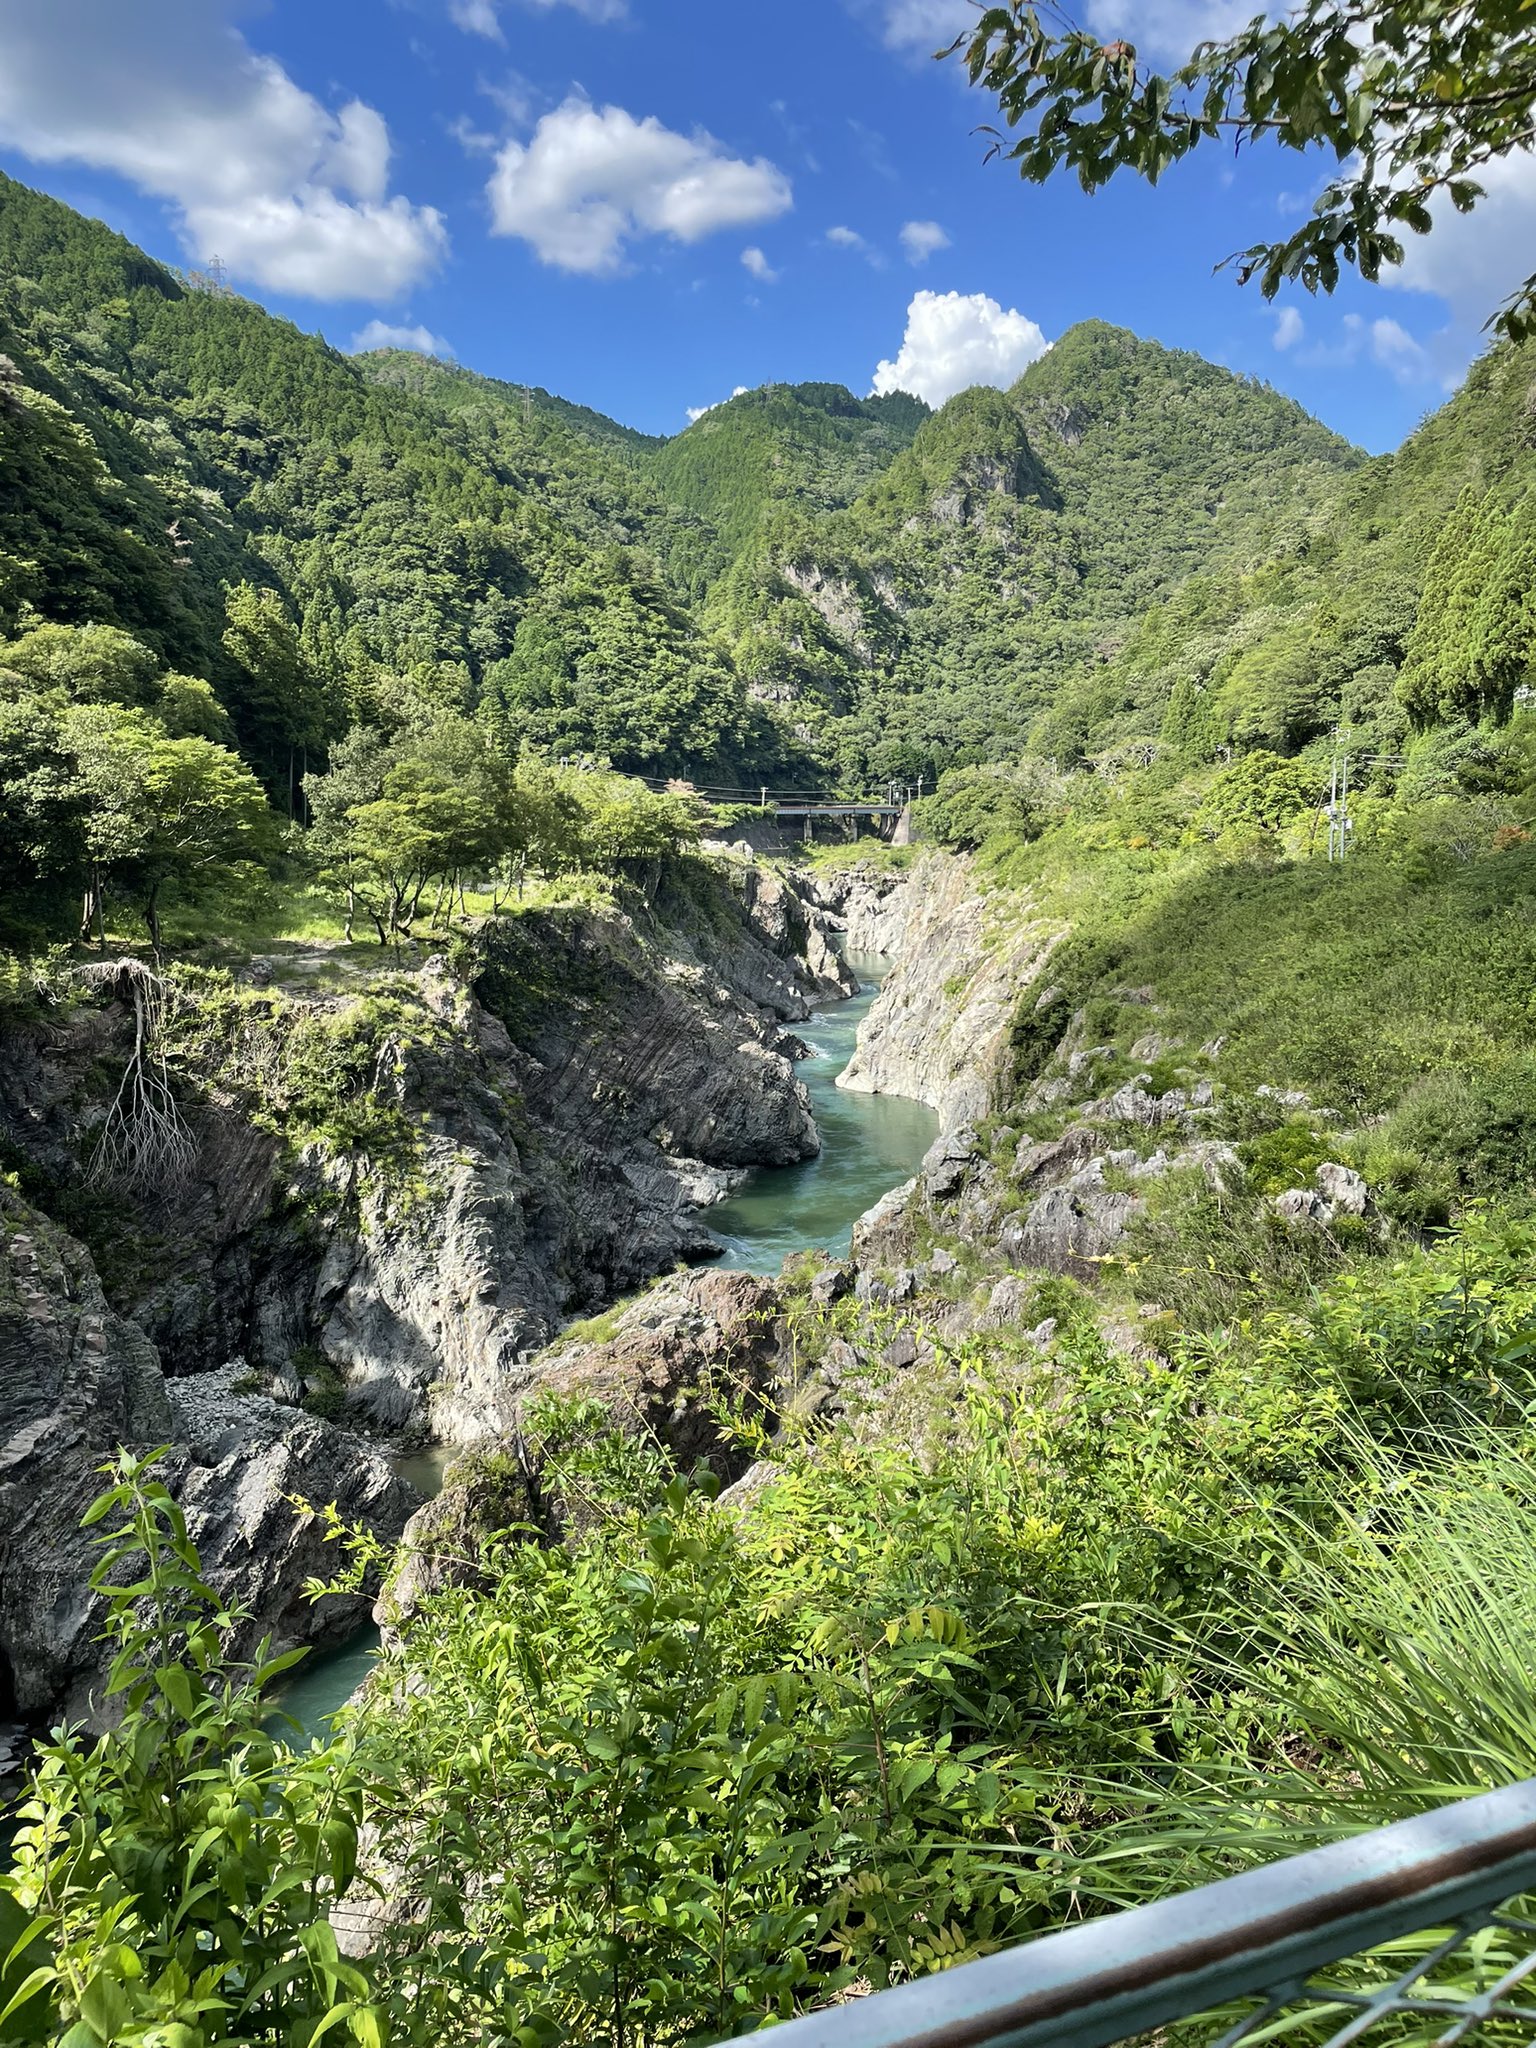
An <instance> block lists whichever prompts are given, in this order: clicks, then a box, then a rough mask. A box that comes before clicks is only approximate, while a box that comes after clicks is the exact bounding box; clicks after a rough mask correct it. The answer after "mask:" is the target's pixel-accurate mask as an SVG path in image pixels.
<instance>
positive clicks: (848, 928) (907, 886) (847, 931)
mask: <svg viewBox="0 0 1536 2048" xmlns="http://www.w3.org/2000/svg"><path fill="white" fill-rule="evenodd" d="M794 879H795V888H796V890H797V892H798V893H799V894H800V895H801V896H802V897H804V898H805V900H806V901H807V902H809V903H811V904H814V905H815V906H816V908H817V909H818V910H819V911H821V913H822V914H823V916H824V917H825V918H826V919H827V920H828V922H829V924H830V925H831V926H832V928H833V929H834V930H835V931H838V932H841V933H842V935H843V943H844V945H845V947H846V948H847V950H848V951H849V952H850V953H869V954H875V955H879V956H883V957H884V958H886V959H888V960H894V959H898V958H899V957H900V956H901V954H902V953H903V952H904V951H905V949H906V943H907V918H908V916H909V914H911V912H912V908H913V905H914V903H915V901H916V896H915V893H914V889H913V883H912V877H911V875H910V874H909V873H907V872H905V871H902V870H898V869H892V868H885V867H876V866H875V865H874V864H873V863H871V862H868V861H860V862H856V863H855V864H854V865H853V866H851V867H845V868H806V869H797V870H796V872H795V878H794Z"/></svg>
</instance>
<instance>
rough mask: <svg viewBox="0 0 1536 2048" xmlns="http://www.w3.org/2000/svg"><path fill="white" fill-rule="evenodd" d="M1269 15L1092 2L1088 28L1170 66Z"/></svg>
mask: <svg viewBox="0 0 1536 2048" xmlns="http://www.w3.org/2000/svg"><path fill="white" fill-rule="evenodd" d="M1268 11H1271V10H1267V9H1265V8H1264V7H1263V6H1262V5H1261V4H1260V0H1090V5H1089V8H1088V26H1089V27H1090V28H1091V29H1094V30H1095V31H1096V32H1097V33H1098V34H1099V35H1101V36H1103V37H1105V38H1106V39H1107V38H1109V37H1111V36H1121V37H1123V38H1124V39H1125V41H1126V42H1128V43H1134V44H1135V45H1136V50H1137V54H1138V55H1139V56H1142V57H1150V58H1152V59H1154V60H1155V61H1156V62H1157V63H1159V64H1171V63H1174V62H1181V61H1182V60H1183V59H1184V58H1186V57H1188V55H1189V53H1190V52H1191V50H1193V49H1194V47H1195V45H1196V43H1203V42H1220V41H1223V40H1224V39H1225V38H1226V37H1228V36H1232V35H1236V33H1237V31H1238V30H1239V29H1240V28H1246V27H1247V26H1248V23H1249V22H1250V21H1252V19H1253V17H1254V15H1255V14H1262V13H1265V12H1268ZM1272 11H1273V12H1275V13H1280V12H1283V9H1281V8H1279V7H1276V8H1275V9H1273V10H1272Z"/></svg>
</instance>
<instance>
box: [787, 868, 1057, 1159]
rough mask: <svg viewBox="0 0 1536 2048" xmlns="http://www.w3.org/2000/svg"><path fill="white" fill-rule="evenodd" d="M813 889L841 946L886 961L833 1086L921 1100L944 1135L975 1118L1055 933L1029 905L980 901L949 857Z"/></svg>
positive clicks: (989, 1096)
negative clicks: (844, 942) (821, 896)
mask: <svg viewBox="0 0 1536 2048" xmlns="http://www.w3.org/2000/svg"><path fill="white" fill-rule="evenodd" d="M823 886H824V888H825V889H826V893H827V894H828V895H829V896H831V897H833V899H834V902H833V904H832V905H831V906H829V907H832V908H833V909H834V912H835V914H837V915H840V916H841V917H842V918H843V920H844V923H845V925H846V928H847V930H848V933H849V943H850V945H854V944H855V943H856V942H855V937H854V934H855V933H857V934H858V935H859V937H860V938H861V939H863V940H865V941H867V942H873V949H874V950H878V951H881V952H886V953H890V954H893V955H894V956H895V959H896V965H895V968H894V970H893V971H892V973H891V974H890V976H889V978H888V979H887V980H886V982H885V983H884V985H883V987H882V988H881V991H880V995H879V998H878V1000H877V1001H876V1003H875V1005H874V1008H873V1009H872V1010H871V1011H870V1013H869V1016H868V1017H867V1018H866V1020H865V1022H864V1025H863V1028H862V1029H861V1030H860V1032H859V1044H858V1050H857V1051H856V1052H855V1054H854V1056H853V1059H852V1060H851V1061H850V1062H849V1064H848V1067H847V1069H846V1071H845V1072H844V1073H843V1074H842V1075H841V1076H840V1078H839V1082H838V1085H839V1087H842V1088H850V1089H855V1090H858V1091H859V1092H861V1093H864V1094H870V1095H905V1096H908V1097H910V1098H911V1099H913V1100H914V1101H917V1102H926V1103H927V1104H928V1105H929V1106H930V1107H931V1108H933V1109H936V1110H937V1111H938V1113H939V1118H940V1122H941V1125H942V1127H943V1129H944V1130H945V1131H953V1130H955V1129H957V1128H959V1127H960V1126H961V1125H964V1124H967V1123H971V1122H974V1121H976V1120H977V1119H979V1118H981V1117H983V1116H985V1115H986V1114H987V1112H988V1111H989V1110H990V1109H991V1108H992V1106H993V1099H994V1097H995V1094H996V1090H997V1087H998V1083H999V1081H1000V1079H1001V1078H1002V1075H1003V1073H1004V1071H1005V1069H1006V1066H1007V1062H1008V1056H1009V1055H1008V1040H1009V1031H1010V1028H1011V1026H1012V1023H1013V1017H1014V1012H1015V1009H1016V1007H1017V1004H1018V1001H1019V997H1020V994H1021V992H1022V991H1023V990H1024V989H1025V988H1026V987H1027V986H1028V985H1029V984H1030V982H1032V981H1033V980H1034V979H1035V978H1036V977H1037V976H1038V974H1039V973H1040V971H1041V968H1042V967H1043V966H1044V964H1045V962H1046V961H1047V960H1048V959H1049V958H1050V954H1051V949H1052V947H1053V946H1054V944H1055V943H1056V938H1057V932H1056V930H1055V928H1054V927H1052V926H1050V925H1049V924H1047V923H1045V922H1044V921H1042V920H1039V919H1037V918H1035V917H1034V916H1033V915H1032V914H1031V911H1030V907H1029V905H1028V903H1027V902H1026V903H1020V901H1019V900H1018V899H1017V898H1014V897H1011V896H1004V895H1001V894H989V893H987V892H986V891H984V890H983V889H982V888H981V886H980V885H979V883H978V879H977V875H976V870H975V865H974V863H973V862H972V861H970V860H969V859H966V858H963V857H960V856H957V855H954V854H945V853H928V854H925V855H924V856H923V857H922V858H921V859H920V860H919V861H918V862H917V864H916V865H915V866H914V867H913V868H912V869H911V870H910V872H909V873H907V874H905V875H903V876H901V877H899V878H897V879H892V878H891V877H890V876H888V875H880V874H878V873H871V872H866V871H864V870H860V869H858V868H854V869H850V870H846V871H844V873H843V874H842V875H841V876H839V877H837V878H836V879H835V880H832V881H830V883H829V884H824V885H823Z"/></svg>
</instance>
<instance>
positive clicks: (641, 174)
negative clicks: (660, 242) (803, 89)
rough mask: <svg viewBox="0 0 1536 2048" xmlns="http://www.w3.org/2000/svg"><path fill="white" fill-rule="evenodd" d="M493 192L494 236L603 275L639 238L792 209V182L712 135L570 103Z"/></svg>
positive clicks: (692, 236) (683, 235)
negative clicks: (687, 132)
mask: <svg viewBox="0 0 1536 2048" xmlns="http://www.w3.org/2000/svg"><path fill="white" fill-rule="evenodd" d="M487 191H488V194H489V197H490V201H491V223H492V230H493V232H494V233H496V234H498V235H517V236H520V237H521V238H522V240H524V241H525V242H528V243H530V244H531V245H532V247H533V248H534V249H535V251H536V252H537V253H538V255H539V257H540V258H541V260H542V261H543V262H545V263H552V264H555V265H556V266H558V268H560V269H562V270H576V271H584V272H586V273H587V274H588V275H590V276H601V275H603V274H604V273H611V272H613V271H616V270H618V269H620V268H621V267H622V265H623V261H624V249H625V244H626V243H627V242H629V241H630V240H631V239H633V238H634V237H636V236H640V235H667V236H670V237H671V239H672V240H673V241H677V242H698V241H702V240H703V238H704V237H705V236H706V235H711V234H714V233H716V232H717V230H719V229H721V228H730V227H745V226H746V225H748V223H750V222H753V221H760V220H773V219H775V218H777V216H778V215H779V214H782V213H786V212H788V210H789V208H790V207H791V206H792V205H793V204H794V195H793V191H792V189H791V186H790V182H789V180H788V178H786V177H785V175H784V173H783V172H782V171H781V170H779V169H778V167H777V166H776V165H774V164H771V163H769V162H768V161H767V159H766V158H764V157H758V158H756V159H755V160H754V161H753V162H751V163H748V162H746V161H745V160H744V159H743V158H741V157H733V156H728V155H727V154H726V153H725V151H724V149H723V148H722V147H721V145H720V144H719V143H718V142H717V141H716V140H715V138H714V137H713V136H712V135H707V134H705V133H704V131H703V130H702V129H697V130H695V132H694V133H693V134H692V135H679V134H677V133H676V132H675V131H674V130H673V129H670V128H665V127H663V126H662V124H661V122H660V121H658V120H657V119H656V118H655V116H654V115H650V116H647V118H646V119H644V120H642V121H637V120H636V119H635V117H634V115H633V114H629V113H626V112H625V110H624V109H623V108H622V107H603V108H601V109H599V108H597V107H594V106H592V105H591V104H590V103H589V102H588V101H587V100H584V99H576V98H572V99H568V100H567V101H566V102H565V104H564V106H561V107H557V108H556V109H555V111H554V112H553V113H552V114H546V115H545V116H544V118H543V120H542V121H540V123H539V125H538V127H537V128H536V129H535V130H534V132H533V136H532V139H531V140H530V141H529V142H527V143H526V144H525V143H519V142H509V143H507V144H506V145H505V147H504V148H503V149H502V152H501V154H500V156H499V157H498V158H497V160H496V170H495V173H494V175H493V176H492V178H491V181H490V184H489V186H488V187H487Z"/></svg>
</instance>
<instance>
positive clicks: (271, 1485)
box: [0, 1186, 419, 1718]
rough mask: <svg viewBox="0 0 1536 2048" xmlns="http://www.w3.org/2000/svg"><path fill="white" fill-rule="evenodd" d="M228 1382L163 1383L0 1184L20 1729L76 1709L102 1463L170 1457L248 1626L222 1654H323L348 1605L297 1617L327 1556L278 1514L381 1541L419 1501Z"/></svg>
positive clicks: (98, 1610)
mask: <svg viewBox="0 0 1536 2048" xmlns="http://www.w3.org/2000/svg"><path fill="white" fill-rule="evenodd" d="M233 1379H234V1374H233V1373H232V1372H231V1373H225V1374H223V1375H217V1376H213V1377H211V1378H210V1379H209V1380H208V1381H206V1382H204V1381H200V1380H199V1381H185V1382H181V1383H179V1384H178V1383H171V1384H169V1385H168V1384H167V1382H166V1380H165V1377H164V1375H163V1373H162V1371H161V1367H160V1360H159V1357H158V1355H157V1353H156V1351H155V1348H154V1346H153V1345H152V1344H151V1343H150V1341H149V1339H148V1338H147V1337H146V1336H145V1335H144V1333H143V1331H142V1330H140V1329H139V1328H138V1327H137V1325H136V1324H134V1323H133V1322H132V1321H130V1320H128V1319H127V1318H125V1317H123V1316H121V1315H118V1314H117V1313H115V1312H114V1310H113V1309H112V1308H111V1307H110V1306H109V1305H108V1303H107V1300H106V1298H105V1295H104V1293H103V1291H102V1287H101V1282H100V1280H99V1278H98V1276H97V1273H96V1269H95V1266H94V1265H93V1263H92V1261H91V1259H90V1257H89V1255H88V1254H87V1253H86V1251H85V1250H84V1249H83V1247H82V1246H80V1245H79V1244H77V1243H76V1242H75V1241H74V1240H73V1239H72V1238H70V1237H69V1236H67V1235H66V1234H65V1233H64V1232H62V1231H60V1230H58V1229H57V1228H56V1227H55V1226H54V1225H52V1224H51V1223H49V1222H48V1221H47V1220H46V1218H44V1217H42V1216H40V1215H39V1214H38V1213H37V1212H36V1211H35V1210H33V1209H31V1208H30V1207H29V1206H28V1205H27V1204H25V1203H24V1202H22V1201H21V1200H20V1199H19V1198H18V1197H17V1196H15V1195H13V1194H12V1193H11V1192H10V1191H9V1190H7V1189H5V1188H4V1187H3V1186H0V1428H3V1432H4V1435H3V1439H0V1680H3V1685H4V1690H5V1692H6V1693H7V1694H8V1695H9V1698H8V1700H6V1699H0V1717H3V1715H4V1713H5V1711H6V1709H7V1707H9V1708H10V1709H11V1710H14V1711H15V1712H17V1713H18V1714H20V1715H21V1716H23V1717H34V1718H35V1717H37V1716H39V1715H42V1714H44V1713H47V1712H49V1711H50V1710H52V1709H54V1708H57V1707H63V1708H65V1709H66V1710H67V1711H69V1712H70V1713H72V1714H83V1713H88V1712H91V1711H93V1708H94V1702H93V1700H92V1697H91V1695H92V1688H93V1686H94V1684H95V1682H96V1680H97V1678H98V1676H99V1672H100V1668H101V1661H102V1647H101V1644H100V1642H99V1641H98V1637H99V1635H100V1631H101V1627H102V1621H103V1617H104V1613H105V1608H104V1603H103V1602H102V1601H101V1599H100V1598H99V1596H98V1595H96V1594H94V1593H93V1592H92V1591H91V1588H90V1575H91V1572H92V1569H93V1567H94V1566H95V1564H96V1561H97V1557H98V1554H99V1553H98V1550H97V1545H96V1541H95V1536H96V1532H95V1531H88V1530H83V1529H82V1528H81V1527H80V1521H81V1517H82V1515H83V1514H84V1512H85V1510H86V1508H87V1507H88V1506H89V1504H90V1502H91V1500H92V1498H93V1497H94V1496H95V1495H96V1494H97V1493H98V1492H99V1491H100V1489H101V1486H102V1484H103V1480H102V1478H101V1473H100V1467H101V1466H102V1464H103V1463H104V1462H105V1461H106V1460H107V1459H109V1458H111V1457H112V1456H113V1455H114V1454H115V1453H116V1452H117V1451H119V1450H121V1449H124V1448H130V1449H135V1450H138V1451H147V1450H151V1449H155V1448H158V1447H159V1446H161V1445H165V1444H170V1445H172V1446H173V1448H172V1449H171V1450H170V1451H169V1453H168V1454H167V1456H166V1458H165V1459H164V1461H163V1464H162V1467H161V1474H162V1476H163V1477H164V1479H165V1481H166V1483H167V1484H168V1485H169V1487H170V1488H171V1491H172V1492H173V1493H174V1494H175V1495H176V1496H177V1498H178V1499H179V1501H180V1502H181V1504H182V1506H183V1508H184V1510H185V1511H186V1515H187V1522H188V1529H189V1532H190V1534H191V1536H192V1538H193V1540H194V1542H196V1543H197V1545H198V1547H199V1550H200V1552H201V1554H202V1558H203V1563H204V1566H205V1568H206V1570H207V1572H208V1576H209V1578H210V1580H211V1581H212V1583H213V1584H214V1585H215V1586H216V1587H217V1588H218V1590H219V1592H220V1594H221V1596H222V1597H223V1598H225V1599H226V1600H227V1601H229V1602H231V1603H232V1604H234V1605H236V1606H240V1607H244V1608H246V1609H247V1610H248V1611H249V1619H248V1621H247V1622H246V1623H245V1624H244V1625H243V1626H242V1628H241V1630H240V1632H239V1639H238V1640H237V1643H236V1648H237V1649H239V1650H245V1649H249V1648H250V1647H252V1646H253V1645H254V1643H255V1642H256V1640H257V1639H258V1638H260V1637H261V1636H263V1635H267V1634H271V1635H273V1636H274V1638H275V1639H276V1641H277V1643H278V1645H279V1646H280V1647H289V1646H292V1645H295V1644H298V1643H319V1642H326V1641H331V1640H335V1639H337V1638H338V1637H340V1636H343V1635H345V1634H347V1633H349V1632H350V1631H351V1630H352V1629H354V1628H355V1627H356V1626H357V1624H358V1620H359V1618H360V1616H361V1614H363V1613H364V1612H365V1611H366V1608H365V1603H364V1602H363V1601H362V1600H361V1599H360V1598H350V1597H349V1598H336V1599H329V1600H325V1601H321V1602H319V1603H318V1604H314V1605H312V1604H311V1603H310V1602H308V1601H307V1600H306V1599H305V1597H304V1592H303V1588H304V1583H305V1581H306V1580H307V1579H308V1578H309V1577H310V1576H312V1575H315V1576H328V1575H329V1574H330V1573H331V1571H332V1570H333V1568H334V1566H335V1563H336V1552H335V1548H334V1546H327V1545H325V1544H324V1543H323V1541H322V1532H321V1528H320V1525H319V1524H318V1522H317V1521H316V1520H315V1519H314V1518H312V1517H308V1516H305V1515H303V1514H301V1513H299V1512H298V1511H296V1509H295V1508H294V1507H293V1505H292V1497H293V1496H295V1495H298V1496H302V1497H304V1498H307V1499H309V1500H312V1501H314V1502H315V1503H316V1504H317V1505H325V1504H327V1503H329V1502H332V1501H335V1502H336V1503H337V1505H338V1506H339V1507H340V1509H341V1512H342V1514H343V1515H344V1516H346V1517H347V1519H348V1520H352V1521H364V1522H366V1523H368V1524H369V1525H370V1526H371V1527H372V1528H374V1529H375V1530H376V1531H377V1532H378V1533H379V1534H380V1535H381V1536H383V1537H384V1538H385V1539H387V1540H388V1539H393V1538H394V1537H395V1536H397V1535H398V1534H399V1533H400V1531H401V1529H402V1528H403V1527H404V1524H405V1521H406V1518H407V1516H408V1515H409V1513H410V1512H411V1509H412V1508H413V1507H414V1506H415V1505H417V1503H418V1501H419V1496H418V1495H417V1494H416V1493H415V1492H414V1490H413V1489H412V1488H410V1487H408V1486H406V1485H405V1483H404V1482H403V1481H402V1480H400V1479H398V1478H397V1477H396V1476H395V1474H394V1472H393V1470H392V1468H391V1466H390V1464H389V1462H388V1460H387V1459H386V1458H385V1457H384V1456H383V1455H382V1454H381V1453H380V1452H378V1451H377V1450H376V1449H375V1448H373V1447H372V1446H370V1445H368V1444H367V1443H365V1442H363V1441H362V1440H361V1439H359V1438H357V1437H354V1436H350V1435H348V1434H347V1433H346V1432H344V1431H342V1430H339V1429H336V1428H334V1427H332V1425H330V1424H329V1423H326V1422H322V1421H319V1420H318V1419H317V1418H315V1417H313V1416H309V1415H305V1414H303V1413H300V1412H297V1411H295V1410H292V1409H285V1408H280V1407H278V1406H277V1405H276V1403H274V1402H271V1401H264V1400H261V1399H259V1398H253V1397H250V1396H245V1395H240V1394H238V1393H236V1392H234V1391H233V1385H232V1382H233Z"/></svg>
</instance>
